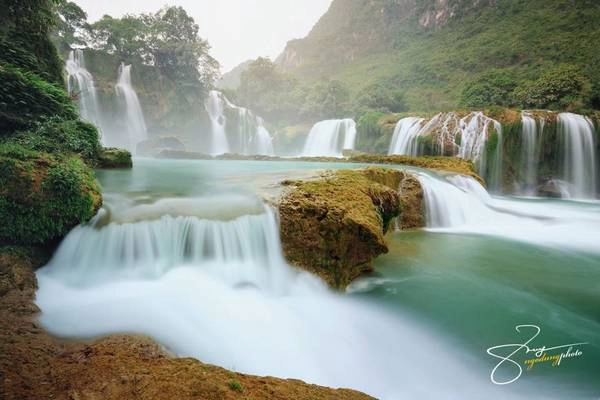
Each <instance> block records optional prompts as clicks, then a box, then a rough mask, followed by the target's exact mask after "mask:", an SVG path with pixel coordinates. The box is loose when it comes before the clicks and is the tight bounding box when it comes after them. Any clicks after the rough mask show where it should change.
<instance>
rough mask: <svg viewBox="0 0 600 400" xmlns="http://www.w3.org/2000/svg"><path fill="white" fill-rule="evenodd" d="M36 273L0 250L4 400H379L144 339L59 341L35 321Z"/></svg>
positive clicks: (26, 261) (0, 388) (0, 385)
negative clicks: (243, 370)
mask: <svg viewBox="0 0 600 400" xmlns="http://www.w3.org/2000/svg"><path fill="white" fill-rule="evenodd" d="M37 266H39V265H35V264H33V263H32V260H31V258H29V257H28V256H26V255H25V254H22V253H21V252H19V251H10V252H7V251H0V376H2V377H3V379H1V380H0V395H1V396H2V398H3V399H7V400H12V399H15V400H16V399H19V400H25V399H32V400H33V399H40V398H53V399H61V400H63V399H64V400H71V399H79V398H81V399H83V398H86V399H87V398H103V399H126V398H129V399H134V398H135V399H140V400H145V399H148V400H150V399H158V398H178V399H198V398H202V399H207V400H213V399H214V400H217V399H219V400H221V399H239V398H255V399H277V400H284V399H292V398H293V399H299V400H317V399H331V400H363V399H364V400H368V399H372V397H370V396H367V395H365V394H362V393H360V392H357V391H353V390H347V389H329V388H325V387H321V386H317V385H310V384H306V383H304V382H302V381H299V380H293V379H289V380H285V379H277V378H271V377H257V376H251V375H243V374H239V373H235V372H230V371H227V370H225V369H223V368H219V367H215V366H212V365H208V364H203V363H201V362H199V361H197V360H194V359H191V358H181V359H177V358H171V357H170V355H169V354H167V353H166V352H165V350H164V349H163V348H161V347H160V346H158V345H157V344H156V343H154V342H153V341H152V340H150V339H148V338H146V337H141V336H110V337H107V338H104V339H101V340H99V341H94V342H91V343H79V342H74V341H70V342H65V341H61V340H58V339H56V338H53V337H51V336H50V335H48V334H47V333H46V332H45V331H44V330H43V329H42V328H41V327H40V326H39V323H38V322H36V321H35V318H36V313H37V312H38V311H39V310H38V308H37V307H36V306H35V304H34V303H33V301H34V297H35V291H36V288H37V282H36V277H35V274H34V273H33V270H34V268H35V267H37ZM32 382H35V383H43V384H32Z"/></svg>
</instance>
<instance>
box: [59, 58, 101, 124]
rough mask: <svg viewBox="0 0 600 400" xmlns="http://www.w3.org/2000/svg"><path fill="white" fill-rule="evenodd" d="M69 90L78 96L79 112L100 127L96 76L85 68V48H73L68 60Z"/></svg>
mask: <svg viewBox="0 0 600 400" xmlns="http://www.w3.org/2000/svg"><path fill="white" fill-rule="evenodd" d="M66 70H67V90H68V92H69V94H70V95H71V96H75V97H76V98H77V104H78V105H79V113H80V114H81V117H82V118H83V119H85V120H86V121H88V122H90V123H92V124H94V125H96V126H97V127H100V124H101V121H102V118H101V115H100V106H99V104H98V94H97V91H96V86H95V84H94V77H93V76H92V74H91V73H90V72H89V71H88V70H87V69H86V68H85V58H84V55H83V50H71V52H69V57H68V59H67V61H66Z"/></svg>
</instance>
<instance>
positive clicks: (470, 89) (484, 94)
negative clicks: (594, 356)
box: [460, 71, 517, 108]
mask: <svg viewBox="0 0 600 400" xmlns="http://www.w3.org/2000/svg"><path fill="white" fill-rule="evenodd" d="M516 87H517V81H516V80H515V79H513V78H512V77H511V76H510V75H508V74H507V73H506V72H502V71H490V72H488V73H486V74H483V75H481V76H480V77H479V78H477V79H474V80H472V81H470V82H468V83H467V84H466V85H465V86H464V88H463V90H462V92H461V96H460V105H461V106H462V107H468V108H474V107H475V108H477V107H487V106H511V105H512V103H513V101H512V97H513V91H514V90H515V88H516Z"/></svg>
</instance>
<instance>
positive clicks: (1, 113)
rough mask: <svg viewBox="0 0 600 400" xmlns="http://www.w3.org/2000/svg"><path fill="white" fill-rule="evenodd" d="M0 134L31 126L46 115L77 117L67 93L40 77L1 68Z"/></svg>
mask: <svg viewBox="0 0 600 400" xmlns="http://www.w3.org/2000/svg"><path fill="white" fill-rule="evenodd" d="M0 82H3V84H2V85H0V134H4V135H6V134H9V133H11V132H13V131H14V130H17V129H23V128H27V127H30V126H32V125H33V124H35V123H36V122H39V121H41V120H43V119H44V118H47V117H48V116H52V115H54V116H58V117H60V118H65V119H75V118H77V111H76V108H75V106H74V105H73V103H72V102H71V99H70V98H69V96H68V95H67V92H66V91H65V90H64V89H63V88H62V87H59V86H58V85H56V84H52V83H49V82H47V81H45V80H44V79H42V78H41V77H40V76H39V75H36V74H34V73H32V72H29V71H26V70H23V69H20V68H16V67H14V66H11V65H8V64H5V65H0Z"/></svg>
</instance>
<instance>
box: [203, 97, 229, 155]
mask: <svg viewBox="0 0 600 400" xmlns="http://www.w3.org/2000/svg"><path fill="white" fill-rule="evenodd" d="M221 96H222V95H221V93H220V92H218V91H216V90H211V91H210V92H209V94H208V98H207V99H206V101H205V102H204V107H205V108H206V112H207V113H208V116H209V117H210V122H211V126H212V128H211V133H212V136H211V151H210V152H211V154H224V153H228V152H229V143H228V142H227V135H226V134H225V106H224V104H225V103H224V101H223V99H222V98H221Z"/></svg>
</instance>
